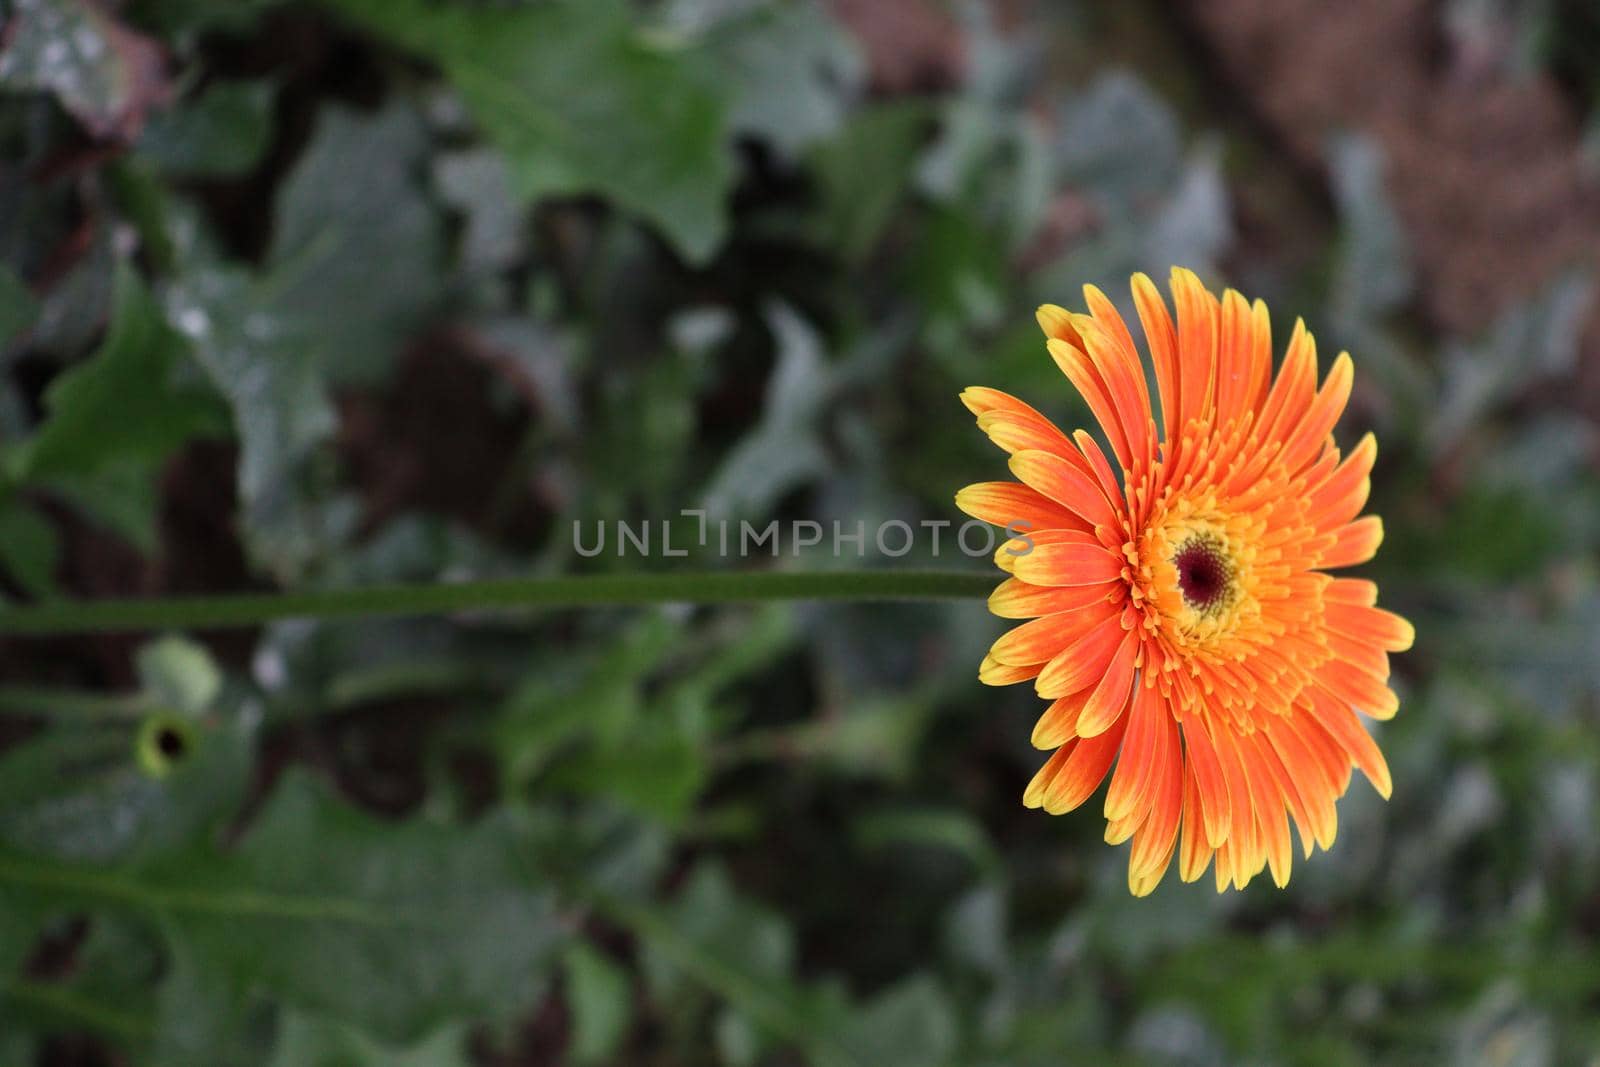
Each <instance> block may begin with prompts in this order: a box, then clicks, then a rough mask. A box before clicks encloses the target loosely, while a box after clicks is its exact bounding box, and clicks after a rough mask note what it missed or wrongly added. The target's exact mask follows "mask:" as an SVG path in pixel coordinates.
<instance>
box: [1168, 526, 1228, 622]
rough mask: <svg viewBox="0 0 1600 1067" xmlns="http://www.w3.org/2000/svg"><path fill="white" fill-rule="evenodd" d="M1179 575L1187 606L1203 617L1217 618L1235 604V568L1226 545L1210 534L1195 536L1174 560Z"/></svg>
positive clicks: (1173, 564) (1178, 552)
mask: <svg viewBox="0 0 1600 1067" xmlns="http://www.w3.org/2000/svg"><path fill="white" fill-rule="evenodd" d="M1172 566H1173V567H1174V568H1176V570H1177V572H1178V589H1179V590H1180V591H1181V592H1182V593H1183V600H1184V603H1185V604H1187V605H1188V606H1189V607H1190V608H1191V609H1192V610H1194V611H1195V612H1197V613H1199V614H1200V615H1213V614H1216V613H1218V612H1220V611H1222V610H1224V609H1225V608H1227V607H1228V606H1229V604H1231V603H1232V601H1233V594H1234V582H1233V564H1232V563H1231V562H1230V561H1229V560H1228V556H1227V554H1226V552H1225V551H1224V549H1223V545H1222V542H1221V541H1220V540H1219V539H1218V538H1216V537H1214V536H1212V535H1210V534H1195V535H1193V536H1191V537H1190V538H1189V539H1188V540H1186V541H1184V542H1183V543H1182V544H1181V545H1179V546H1178V551H1177V552H1176V553H1174V554H1173V556H1172Z"/></svg>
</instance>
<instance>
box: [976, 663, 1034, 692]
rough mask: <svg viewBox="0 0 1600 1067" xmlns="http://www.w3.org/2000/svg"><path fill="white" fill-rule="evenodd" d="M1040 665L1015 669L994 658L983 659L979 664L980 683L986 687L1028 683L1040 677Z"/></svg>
mask: <svg viewBox="0 0 1600 1067" xmlns="http://www.w3.org/2000/svg"><path fill="white" fill-rule="evenodd" d="M1039 669H1040V668H1039V664H1037V663H1035V664H1032V665H1030V666H1024V667H1015V666H1008V665H1006V664H1004V663H1001V662H1000V661H998V660H996V659H995V658H994V657H993V656H985V657H983V662H982V663H980V664H978V681H980V682H982V683H983V684H984V685H1015V684H1016V683H1018V682H1026V681H1027V680H1028V679H1029V678H1036V677H1038V675H1039Z"/></svg>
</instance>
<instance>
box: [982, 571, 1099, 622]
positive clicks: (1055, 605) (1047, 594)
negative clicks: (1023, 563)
mask: <svg viewBox="0 0 1600 1067" xmlns="http://www.w3.org/2000/svg"><path fill="white" fill-rule="evenodd" d="M1124 588H1125V587H1124V586H1123V585H1122V583H1121V582H1106V583H1102V584H1100V585H1066V586H1049V585H1029V584H1028V583H1027V582H1024V581H1022V580H1021V579H1020V578H1007V579H1006V580H1005V581H1003V582H1001V583H1000V584H999V586H997V587H996V588H995V591H994V592H993V593H990V594H989V612H990V614H992V615H998V616H999V617H1000V618H1002V619H1031V618H1033V617H1035V616H1037V615H1054V614H1056V613H1057V612H1061V611H1081V610H1083V609H1084V608H1089V607H1093V606H1095V605H1096V604H1116V603H1120V594H1121V593H1122V591H1123V589H1124Z"/></svg>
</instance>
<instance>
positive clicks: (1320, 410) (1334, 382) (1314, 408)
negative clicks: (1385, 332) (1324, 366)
mask: <svg viewBox="0 0 1600 1067" xmlns="http://www.w3.org/2000/svg"><path fill="white" fill-rule="evenodd" d="M1354 381H1355V366H1354V365H1353V364H1352V363H1351V362H1350V354H1349V353H1348V352H1340V353H1339V357H1338V358H1337V359H1335V360H1334V361H1333V366H1332V367H1330V368H1329V369H1328V377H1327V380H1326V381H1324V382H1323V384H1322V390H1321V391H1320V392H1319V393H1317V395H1316V399H1314V400H1313V401H1312V402H1311V403H1310V405H1309V406H1308V407H1307V408H1306V411H1305V412H1304V414H1302V415H1301V416H1300V418H1299V419H1298V420H1297V421H1296V422H1295V423H1294V424H1293V425H1292V426H1290V427H1288V434H1287V438H1286V440H1285V441H1284V445H1283V451H1282V452H1280V453H1279V457H1278V458H1279V462H1281V463H1282V464H1283V465H1284V467H1285V468H1286V469H1287V470H1288V471H1289V472H1290V473H1291V474H1295V473H1298V472H1299V471H1300V470H1301V469H1302V468H1304V467H1305V465H1306V464H1307V463H1309V462H1310V461H1311V460H1312V458H1313V457H1315V456H1316V454H1317V452H1318V450H1319V449H1320V448H1321V447H1322V443H1323V441H1324V440H1326V439H1327V436H1328V435H1329V434H1330V433H1332V432H1333V426H1334V424H1335V423H1337V422H1338V421H1339V416H1340V415H1342V414H1343V413H1344V406H1345V404H1346V403H1348V402H1349V400H1350V386H1351V384H1352V383H1353V382H1354Z"/></svg>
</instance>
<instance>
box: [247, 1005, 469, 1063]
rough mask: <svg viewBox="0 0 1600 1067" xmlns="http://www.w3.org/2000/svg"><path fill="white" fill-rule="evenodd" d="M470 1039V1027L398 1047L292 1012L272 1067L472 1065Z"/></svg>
mask: <svg viewBox="0 0 1600 1067" xmlns="http://www.w3.org/2000/svg"><path fill="white" fill-rule="evenodd" d="M467 1036H468V1034H467V1027H466V1026H464V1025H459V1024H458V1025H452V1026H446V1027H443V1028H441V1029H439V1030H438V1031H436V1032H435V1033H433V1034H431V1035H429V1036H427V1037H424V1038H422V1039H420V1040H418V1041H417V1042H416V1043H414V1044H411V1045H407V1046H405V1047H399V1048H397V1047H395V1046H392V1045H387V1044H384V1043H382V1042H378V1041H374V1040H373V1039H372V1038H370V1037H368V1036H367V1035H366V1034H363V1033H362V1032H361V1031H360V1030H357V1029H356V1028H354V1027H351V1026H347V1025H345V1024H344V1023H342V1022H338V1021H336V1020H332V1019H319V1018H315V1017H313V1016H309V1015H305V1014H302V1013H300V1012H290V1013H289V1015H288V1017H287V1018H286V1019H284V1021H283V1025H282V1027H281V1029H280V1031H279V1035H278V1045H277V1049H276V1050H275V1052H274V1054H273V1057H272V1060H271V1067H470V1065H471V1063H472V1060H471V1059H469V1058H468V1057H467Z"/></svg>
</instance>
